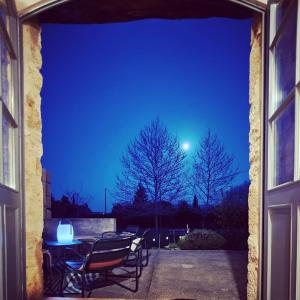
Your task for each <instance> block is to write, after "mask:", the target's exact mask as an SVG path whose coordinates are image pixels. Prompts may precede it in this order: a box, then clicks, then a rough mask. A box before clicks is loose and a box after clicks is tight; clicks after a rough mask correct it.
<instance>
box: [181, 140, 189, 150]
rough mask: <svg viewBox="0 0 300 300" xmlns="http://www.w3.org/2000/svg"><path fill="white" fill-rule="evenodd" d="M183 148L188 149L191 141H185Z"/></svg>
mask: <svg viewBox="0 0 300 300" xmlns="http://www.w3.org/2000/svg"><path fill="white" fill-rule="evenodd" d="M182 149H183V150H184V151H188V150H189V149H190V143H188V142H185V143H183V144H182Z"/></svg>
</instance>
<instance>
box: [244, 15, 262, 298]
mask: <svg viewBox="0 0 300 300" xmlns="http://www.w3.org/2000/svg"><path fill="white" fill-rule="evenodd" d="M249 89H250V91H249V94H250V95H249V101H250V106H251V107H250V134H249V143H250V155H249V159H250V181H251V184H250V189H249V200H248V205H249V212H248V214H249V238H248V247H249V253H248V287H247V295H248V299H251V300H252V299H258V297H259V295H258V293H259V283H260V278H259V267H260V262H261V261H260V253H259V252H260V248H259V247H260V212H261V209H262V201H261V199H262V194H261V181H262V175H261V173H262V166H261V162H262V136H263V135H262V107H263V101H262V99H263V97H262V18H261V16H260V15H256V16H255V17H254V19H253V24H252V31H251V53H250V86H249Z"/></svg>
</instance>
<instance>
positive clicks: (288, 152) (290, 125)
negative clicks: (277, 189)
mask: <svg viewBox="0 0 300 300" xmlns="http://www.w3.org/2000/svg"><path fill="white" fill-rule="evenodd" d="M294 124H295V104H294V101H292V102H291V103H290V104H289V105H288V107H287V108H286V109H285V110H284V111H283V112H282V113H281V114H280V115H279V116H278V117H277V119H276V120H275V128H274V130H275V132H274V133H275V143H274V144H275V145H274V147H275V178H274V179H275V180H274V183H275V185H279V184H282V183H285V182H289V181H293V179H294V132H295V125H294Z"/></svg>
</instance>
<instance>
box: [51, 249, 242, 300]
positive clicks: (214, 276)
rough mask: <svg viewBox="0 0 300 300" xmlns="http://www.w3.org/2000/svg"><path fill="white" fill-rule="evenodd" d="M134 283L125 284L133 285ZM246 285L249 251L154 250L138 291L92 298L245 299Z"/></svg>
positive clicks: (111, 290)
mask: <svg viewBox="0 0 300 300" xmlns="http://www.w3.org/2000/svg"><path fill="white" fill-rule="evenodd" d="M131 280H132V279H128V280H126V281H124V282H123V283H124V284H128V285H132V286H133V282H131ZM246 284H247V252H246V251H222V250H221V251H220V250H216V251H211V250H198V251H190V250H183V251H180V250H151V252H150V260H149V265H148V266H147V267H146V268H144V270H143V274H142V276H141V278H140V282H139V290H138V292H136V293H132V292H130V291H127V290H125V289H123V288H121V287H119V286H117V285H109V286H105V287H102V288H100V289H96V290H94V291H93V293H92V294H91V298H101V299H174V300H175V299H178V300H179V299H201V300H202V299H231V300H233V299H246ZM78 297H79V295H78ZM49 299H54V298H49ZM64 299H66V298H64Z"/></svg>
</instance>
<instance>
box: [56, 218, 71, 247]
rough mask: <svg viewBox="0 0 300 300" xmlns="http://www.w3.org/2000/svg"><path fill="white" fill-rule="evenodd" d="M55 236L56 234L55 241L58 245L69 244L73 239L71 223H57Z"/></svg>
mask: <svg viewBox="0 0 300 300" xmlns="http://www.w3.org/2000/svg"><path fill="white" fill-rule="evenodd" d="M56 234H57V241H58V242H59V243H71V242H72V241H73V237H74V231H73V226H72V224H71V223H69V224H62V222H61V221H59V224H58V226H57V232H56Z"/></svg>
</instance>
